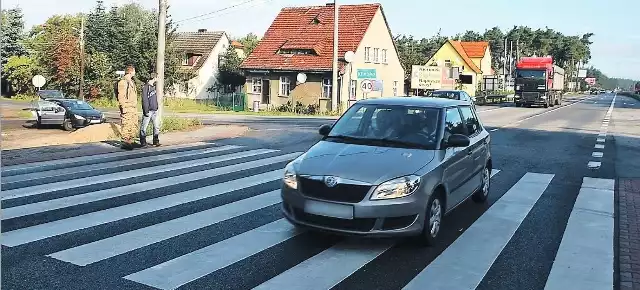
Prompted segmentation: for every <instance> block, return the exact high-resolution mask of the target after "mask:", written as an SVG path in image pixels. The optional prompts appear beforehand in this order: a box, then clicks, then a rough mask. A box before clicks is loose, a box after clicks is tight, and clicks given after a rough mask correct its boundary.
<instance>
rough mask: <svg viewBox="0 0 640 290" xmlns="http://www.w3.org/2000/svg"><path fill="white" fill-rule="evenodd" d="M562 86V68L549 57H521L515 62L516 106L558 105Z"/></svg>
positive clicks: (560, 99)
mask: <svg viewBox="0 0 640 290" xmlns="http://www.w3.org/2000/svg"><path fill="white" fill-rule="evenodd" d="M563 88H564V70H563V69H562V68H560V67H558V66H556V65H553V59H552V58H551V57H523V58H522V59H521V60H520V61H519V62H518V63H517V64H516V76H515V100H514V102H515V105H516V107H523V106H524V107H530V106H534V105H538V106H543V107H545V108H547V107H553V106H555V105H560V104H561V103H562V91H563Z"/></svg>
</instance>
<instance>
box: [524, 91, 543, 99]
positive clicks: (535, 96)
mask: <svg viewBox="0 0 640 290" xmlns="http://www.w3.org/2000/svg"><path fill="white" fill-rule="evenodd" d="M538 97H540V93H531V92H524V93H522V98H523V99H525V100H526V101H535V100H537V99H538Z"/></svg>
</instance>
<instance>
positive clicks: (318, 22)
mask: <svg viewBox="0 0 640 290" xmlns="http://www.w3.org/2000/svg"><path fill="white" fill-rule="evenodd" d="M311 24H316V25H317V24H320V19H318V16H316V17H314V18H313V20H311Z"/></svg>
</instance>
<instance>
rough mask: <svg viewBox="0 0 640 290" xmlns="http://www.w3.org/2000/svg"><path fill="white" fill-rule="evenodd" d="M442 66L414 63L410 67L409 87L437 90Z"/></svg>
mask: <svg viewBox="0 0 640 290" xmlns="http://www.w3.org/2000/svg"><path fill="white" fill-rule="evenodd" d="M442 79H443V75H442V67H437V66H424V65H414V66H412V67H411V89H421V90H438V89H440V88H441V87H442Z"/></svg>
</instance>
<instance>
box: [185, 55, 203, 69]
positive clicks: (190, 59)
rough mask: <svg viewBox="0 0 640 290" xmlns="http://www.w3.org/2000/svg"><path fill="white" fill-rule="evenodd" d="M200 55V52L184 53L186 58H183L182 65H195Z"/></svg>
mask: <svg viewBox="0 0 640 290" xmlns="http://www.w3.org/2000/svg"><path fill="white" fill-rule="evenodd" d="M199 57H200V55H199V54H193V53H187V54H185V55H184V59H182V65H188V66H193V65H194V64H196V61H198V58H199Z"/></svg>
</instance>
